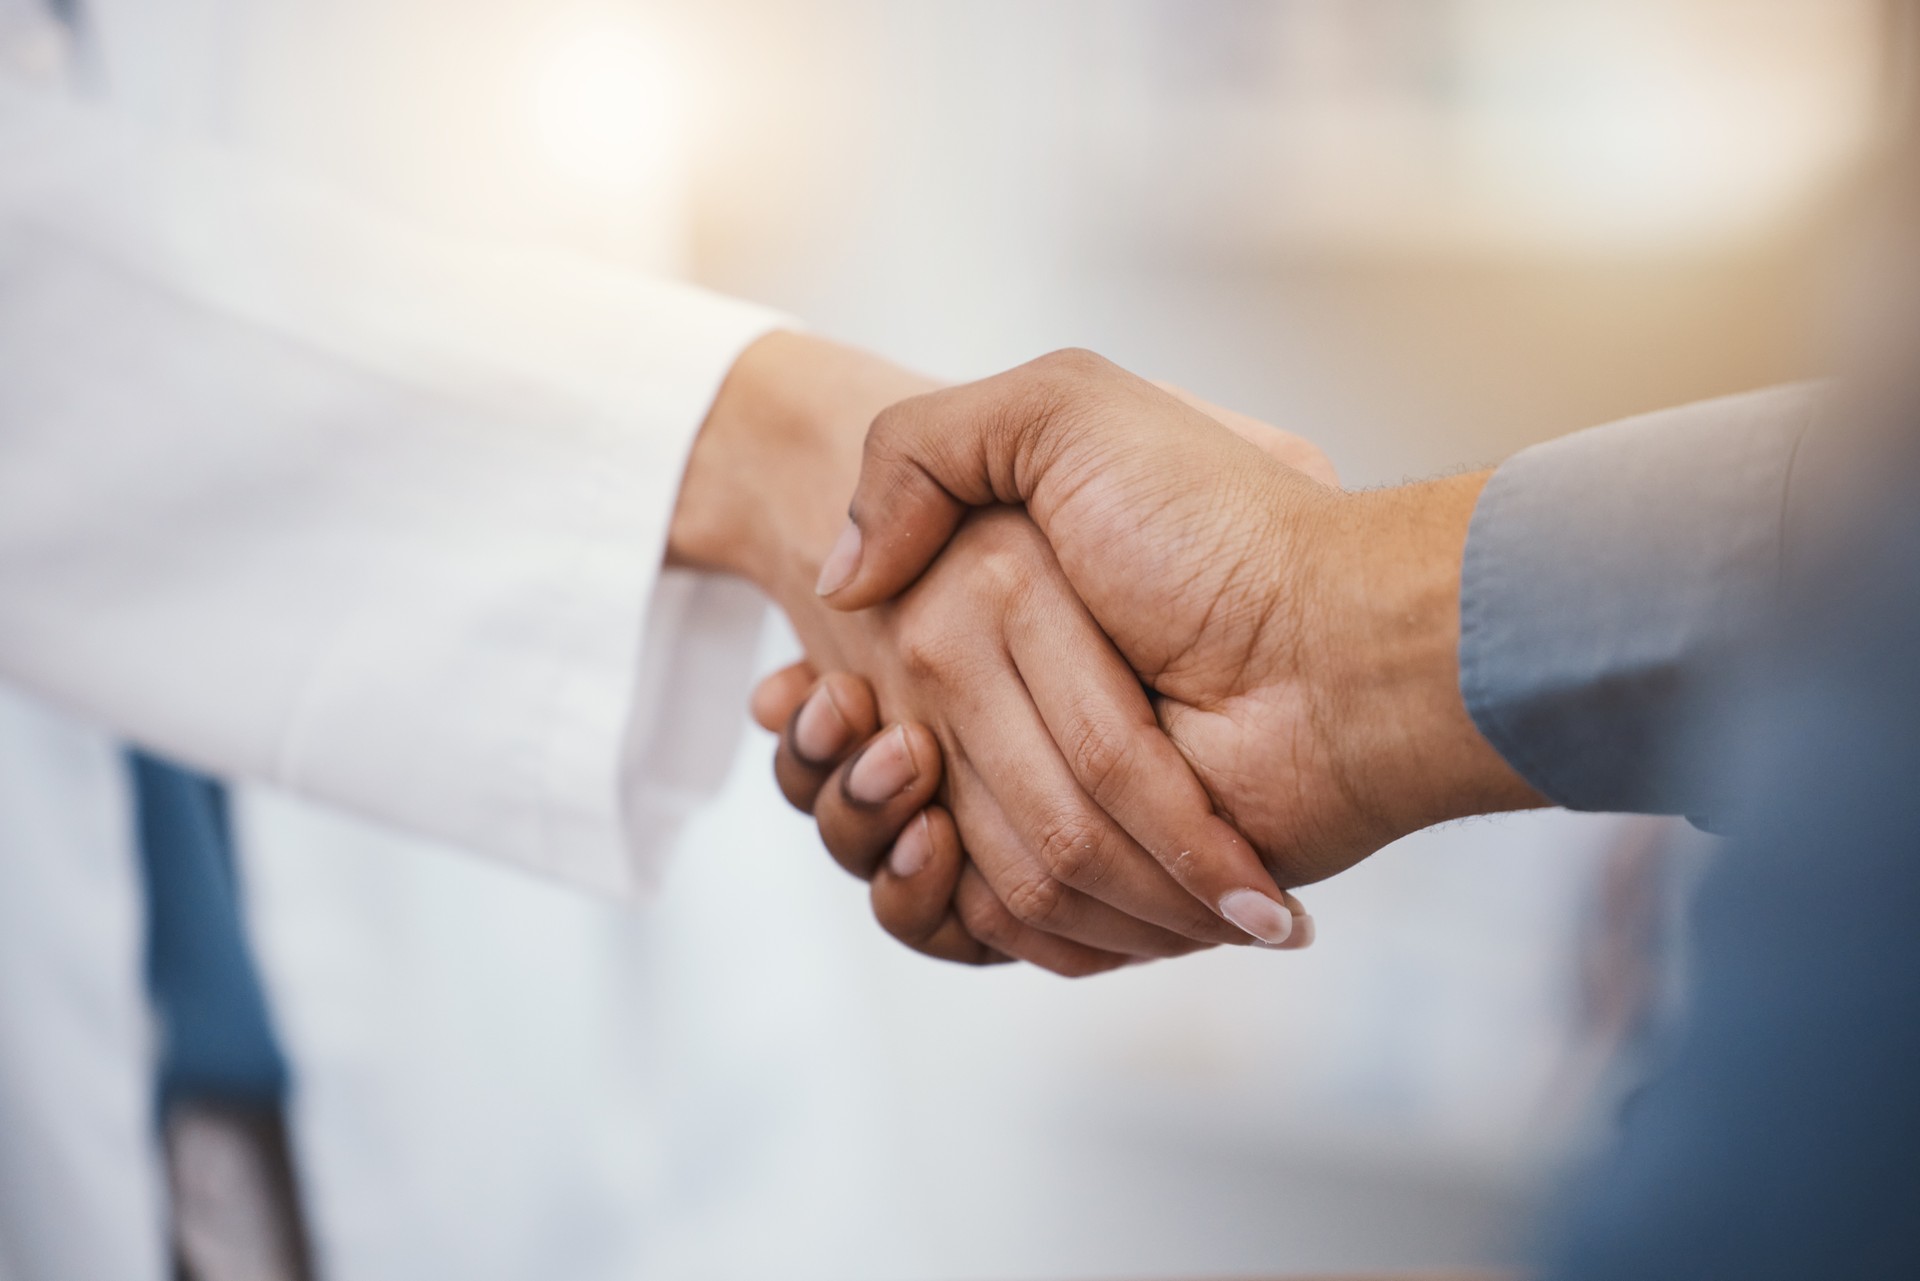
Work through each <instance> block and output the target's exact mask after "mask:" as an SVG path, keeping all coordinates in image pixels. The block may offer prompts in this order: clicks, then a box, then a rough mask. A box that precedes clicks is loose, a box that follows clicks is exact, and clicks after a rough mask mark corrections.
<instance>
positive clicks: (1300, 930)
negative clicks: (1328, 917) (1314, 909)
mask: <svg viewBox="0 0 1920 1281" xmlns="http://www.w3.org/2000/svg"><path fill="white" fill-rule="evenodd" d="M1286 899H1287V910H1288V911H1289V912H1292V913H1293V933H1291V934H1289V935H1287V941H1286V942H1284V943H1282V944H1280V945H1279V948H1278V950H1279V951H1282V952H1301V951H1305V950H1306V949H1307V948H1310V947H1312V946H1313V939H1314V928H1313V915H1312V913H1310V912H1308V911H1307V909H1306V908H1305V907H1304V906H1303V905H1302V904H1301V902H1300V900H1299V899H1297V898H1295V897H1294V896H1293V894H1292V892H1291V891H1289V892H1288V893H1287V895H1286Z"/></svg>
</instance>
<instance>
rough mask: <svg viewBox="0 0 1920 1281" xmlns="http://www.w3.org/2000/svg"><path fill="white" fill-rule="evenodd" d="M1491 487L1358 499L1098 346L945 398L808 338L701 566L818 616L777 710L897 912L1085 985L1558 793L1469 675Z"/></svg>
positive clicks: (796, 754) (838, 838)
mask: <svg viewBox="0 0 1920 1281" xmlns="http://www.w3.org/2000/svg"><path fill="white" fill-rule="evenodd" d="M1485 479H1486V477H1485V475H1484V474H1480V475H1463V476H1457V477H1451V478H1447V479H1443V480H1438V481H1432V482H1425V483H1419V484H1412V485H1406V486H1401V487H1398V488H1393V489H1387V490H1381V491H1376V492H1370V493H1348V492H1345V491H1343V490H1341V489H1340V488H1339V487H1338V485H1337V480H1336V477H1335V475H1334V471H1333V468H1332V465H1331V464H1330V463H1329V462H1328V460H1327V459H1326V457H1325V455H1324V454H1322V453H1321V452H1320V451H1319V450H1318V449H1316V448H1315V447H1314V446H1312V445H1311V444H1309V443H1307V442H1306V441H1304V440H1302V439H1300V438H1298V437H1296V436H1293V435H1290V434H1288V433H1286V432H1283V431H1280V430H1278V429H1276V428H1273V427H1270V426H1267V425H1265V424H1263V423H1260V422H1257V421H1255V420H1253V419H1250V418H1247V417H1245V416H1242V415H1239V414H1235V413H1232V412H1230V411H1227V410H1223V409H1220V408H1218V407H1216V406H1212V405H1209V404H1206V403H1205V402H1202V401H1200V400H1198V399H1196V398H1194V397H1192V396H1189V395H1187V394H1186V393H1184V392H1181V391H1179V390H1177V389H1174V388H1170V387H1166V386H1162V385H1156V384H1154V383H1151V382H1148V381H1146V380H1144V379H1142V378H1139V377H1136V376H1134V375H1132V374H1130V373H1127V372H1126V371H1124V370H1122V369H1120V368H1118V367H1116V366H1114V365H1112V364H1110V363H1109V362H1107V361H1105V360H1103V359H1101V358H1099V357H1098V356H1094V355H1091V354H1088V353H1085V352H1073V351H1068V352H1059V353H1055V354H1053V355H1050V356H1045V357H1042V358H1041V359H1039V360H1036V361H1034V362H1032V363H1030V364H1027V365H1023V366H1021V367H1019V368H1017V369H1014V370H1011V371H1009V372H1007V373H1003V374H1000V375H997V376H995V377H992V378H988V379H985V380H983V381H980V382H977V383H972V384H968V385H964V386H955V387H947V388H938V387H935V386H933V385H932V384H929V383H927V382H925V381H924V380H921V379H918V378H916V377H914V376H913V375H910V374H907V373H905V372H904V371H901V370H899V369H897V368H895V367H893V366H891V365H887V364H886V363H885V362H881V361H879V360H877V359H875V358H873V357H870V356H867V355H864V354H862V353H858V352H854V351H850V350H848V349H845V348H841V347H837V346H834V345H832V344H828V343H825V342H822V341H820V340H818V339H813V338H809V337H804V336H800V335H794V334H785V333H782V334H774V335H771V336H769V337H766V338H763V339H761V340H760V341H759V342H758V343H756V344H754V345H753V346H752V347H750V348H749V349H748V350H747V352H746V353H745V354H743V355H742V357H741V358H740V360H739V362H738V363H737V364H736V365H735V367H734V369H733V371H732V373H731V374H730V375H729V377H728V379H727V382H726V385H725V386H724V387H723V388H722V390H721V392H720V395H719V397H718V398H717V400H716V401H715V404H714V407H713V410H712V412H711V414H710V416H709V418H708V421H707V423H706V424H705V426H704V427H703V429H702V432H701V436H700V438H699V440H698V441H697V442H696V444H695V448H694V452H693V456H692V458H691V459H690V460H689V463H688V468H687V474H686V479H685V482H684V484H683V487H682V491H681V498H680V503H679V507H678V509H677V510H676V513H675V517H674V525H673V531H672V538H671V548H672V555H673V558H674V559H675V561H676V562H678V563H681V564H686V565H692V566H699V567H703V568H709V569H716V570H722V571H727V572H732V573H736V574H740V575H743V576H745V577H747V578H749V579H750V580H752V581H753V582H755V583H757V584H758V585H759V586H760V587H761V588H762V589H763V590H765V591H766V592H767V593H768V595H769V596H771V597H772V599H773V600H774V601H775V602H776V603H777V604H779V605H780V606H781V608H782V609H784V610H785V612H786V613H787V615H788V617H789V618H790V619H791V620H792V622H793V625H794V628H795V630H796V632H797V633H798V635H799V636H800V638H801V641H802V643H803V644H804V646H805V648H806V653H807V659H806V661H805V662H802V663H798V664H795V665H794V666H792V667H789V668H787V669H785V670H783V671H781V672H778V673H775V674H774V675H773V676H771V677H769V678H768V679H767V680H766V681H765V682H764V683H763V684H762V685H761V687H760V689H759V690H758V691H757V693H756V694H755V697H754V714H755V717H756V719H757V720H759V722H760V723H761V724H762V725H764V726H766V727H767V728H769V729H774V730H778V731H780V732H781V739H780V744H779V748H778V753H777V757H776V761H775V773H776V776H777V778H778V780H779V783H780V786H781V789H782V791H783V792H784V793H785V795H786V797H787V799H788V800H789V801H790V802H792V803H793V804H794V805H796V806H798V807H800V808H801V809H803V810H805V811H808V812H810V813H812V814H813V815H814V816H815V817H816V819H817V821H818V824H819V829H820V834H821V837H822V839H823V841H824V842H825V844H826V846H827V848H828V849H829V850H830V851H831V852H832V854H833V856H834V857H835V859H836V860H837V861H839V862H840V864H841V865H842V866H844V867H845V868H846V869H847V870H849V871H851V872H853V873H854V874H855V875H857V876H860V877H862V878H863V879H867V880H870V881H871V882H872V894H873V908H874V912H875V915H876V916H877V917H878V919H879V920H880V922H881V924H882V925H883V926H884V927H885V928H886V929H887V930H888V931H889V932H890V933H892V934H893V935H894V936H896V937H897V938H899V939H900V940H901V941H903V942H905V943H907V944H908V945H909V946H912V947H914V948H916V949H918V950H920V951H922V952H925V953H927V954H929V955H932V956H937V957H942V958H945V959H948V960H955V961H963V962H969V963H974V964H985V963H991V962H997V961H1002V960H1009V959H1020V960H1025V961H1029V962H1032V963H1034V964H1036V965H1039V966H1042V967H1044V968H1046V969H1049V970H1053V971H1055V972H1057V973H1061V974H1066V975H1085V974H1092V973H1097V972H1100V971H1103V970H1108V969H1112V968H1115V967H1117V966H1121V965H1125V964H1128V963H1130V962H1133V961H1138V960H1145V959H1151V958H1159V957H1171V956H1178V955H1182V954H1185V953H1188V952H1192V951H1195V950H1198V949H1201V948H1206V947H1210V946H1213V945H1216V944H1222V943H1232V944H1248V943H1251V944H1257V945H1261V946H1267V947H1274V948H1297V947H1303V946H1305V945H1307V944H1308V943H1309V942H1311V941H1312V938H1313V924H1312V918H1311V917H1309V916H1307V915H1306V913H1305V911H1304V909H1303V908H1302V907H1301V905H1300V903H1299V902H1298V900H1296V899H1295V898H1294V897H1293V895H1292V894H1291V893H1290V891H1291V890H1292V889H1293V888H1294V887H1297V886H1302V885H1307V884H1310V883H1312V882H1314V881H1317V880H1320V879H1322V878H1325V877H1327V876H1331V875H1333V874H1334V873H1336V872H1339V871H1341V870H1343V869H1345V868H1347V867H1350V866H1352V865H1353V864H1354V863H1356V862H1358V861H1359V860H1360V859H1362V858H1364V857H1366V856H1367V855H1368V854H1370V853H1372V852H1373V851H1375V850H1377V849H1379V848H1381V847H1382V846H1384V845H1386V844H1387V843H1389V842H1391V841H1393V840H1395V839H1397V838H1398V837H1400V836H1403V835H1405V834H1407V833H1409V832H1412V831H1415V830H1417V829H1419V828H1422V827H1425V826H1428V825H1430V824H1433V823H1436V822H1441V821H1444V820H1446V819H1450V818H1456V817H1462V816H1465V815H1468V814H1477V813H1488V812H1493V811H1496V810H1503V809H1516V808H1523V807H1527V806H1531V805H1540V804H1545V803H1546V802H1545V799H1544V798H1543V797H1541V796H1540V795H1539V793H1537V792H1536V791H1535V790H1534V789H1533V788H1532V787H1531V786H1530V785H1529V784H1528V783H1526V782H1525V781H1524V780H1523V779H1522V778H1521V777H1520V776H1519V775H1518V774H1516V773H1515V772H1514V771H1513V769H1512V768H1511V767H1510V766H1509V765H1508V764H1507V763H1506V762H1505V761H1504V760H1503V759H1502V757H1501V756H1500V754H1499V753H1498V752H1497V751H1495V750H1494V748H1493V747H1492V746H1491V745H1490V744H1489V743H1487V742H1486V740H1485V739H1484V738H1483V737H1482V736H1481V735H1480V733H1479V731H1478V730H1477V729H1476V728H1475V726H1474V723H1473V721H1472V719H1471V718H1470V717H1469V715H1468V713H1467V709H1466V706H1465V704H1464V702H1463V701H1462V697H1461V694H1460V689H1459V675H1458V673H1459V668H1458V657H1457V649H1458V644H1459V587H1460V569H1461V556H1462V551H1463V548H1464V546H1465V543H1466V538H1467V528H1468V523H1469V521H1470V519H1471V517H1472V514H1473V509H1474V504H1475V500H1476V498H1477V496H1478V494H1479V492H1480V489H1481V486H1482V485H1483V484H1484V483H1485ZM849 493H850V494H851V495H852V498H851V502H850V503H849V502H848V501H847V498H848V495H849ZM849 517H850V519H849ZM883 726H884V727H883Z"/></svg>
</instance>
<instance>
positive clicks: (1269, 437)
mask: <svg viewBox="0 0 1920 1281" xmlns="http://www.w3.org/2000/svg"><path fill="white" fill-rule="evenodd" d="M1153 385H1154V386H1156V387H1158V388H1159V389H1160V390H1161V391H1164V392H1166V393H1167V394H1168V395H1169V396H1172V397H1173V398H1174V399H1175V400H1178V401H1181V402H1182V403H1184V404H1186V405H1188V406H1189V407H1191V408H1194V409H1197V410H1199V411H1200V412H1201V413H1203V414H1205V415H1206V416H1207V417H1209V418H1211V419H1213V420H1214V421H1215V422H1217V423H1219V424H1220V425H1221V426H1222V427H1225V428H1226V429H1227V430H1228V431H1230V432H1232V433H1233V434H1234V435H1236V436H1238V437H1240V439H1242V440H1244V441H1246V442H1247V443H1248V444H1250V445H1253V446H1254V447H1255V448H1257V449H1259V450H1260V451H1261V452H1262V453H1265V454H1266V455H1267V456H1268V457H1270V458H1273V459H1275V460H1277V461H1279V462H1282V463H1285V464H1286V465H1287V466H1289V467H1291V468H1293V469H1294V470H1295V471H1297V472H1302V473H1304V474H1306V475H1308V476H1311V477H1312V478H1313V479H1314V480H1317V481H1319V482H1320V483H1321V484H1323V485H1332V486H1333V487H1334V488H1335V489H1338V488H1339V487H1340V473H1339V472H1337V471H1335V470H1334V466H1333V460H1332V459H1331V458H1328V457H1327V455H1326V453H1325V452H1324V451H1323V450H1322V449H1321V448H1320V447H1319V446H1318V445H1316V444H1314V443H1313V442H1312V441H1310V440H1308V439H1306V438H1305V437H1303V436H1297V435H1295V434H1294V433H1293V432H1290V431H1285V430H1283V429H1281V428H1279V427H1275V426H1274V425H1273V424H1272V423H1270V422H1266V421H1264V420H1262V419H1259V418H1255V417H1254V416H1253V415H1252V414H1243V413H1241V412H1240V411H1239V410H1237V409H1228V408H1227V407H1226V406H1224V405H1216V404H1214V403H1213V402H1212V401H1210V400H1207V399H1205V398H1204V397H1201V396H1196V395H1194V394H1193V393H1192V392H1190V391H1188V390H1187V389H1186V388H1185V387H1181V386H1179V385H1177V384H1175V383H1169V382H1161V381H1159V380H1157V379H1156V380H1155V381H1154V384H1153Z"/></svg>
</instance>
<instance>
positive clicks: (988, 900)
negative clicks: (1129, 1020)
mask: <svg viewBox="0 0 1920 1281" xmlns="http://www.w3.org/2000/svg"><path fill="white" fill-rule="evenodd" d="M953 903H954V911H955V913H956V914H957V915H958V916H959V918H960V922H961V924H962V925H964V926H965V927H966V931H967V933H968V935H970V936H971V937H973V938H974V939H977V940H978V941H979V942H981V943H983V944H985V945H986V946H987V947H989V948H991V949H992V950H993V951H995V952H998V953H999V954H1000V955H1002V956H1010V957H1013V958H1015V959H1017V960H1022V961H1026V962H1028V963H1029V964H1031V965H1037V966H1039V967H1040V968H1041V969H1043V970H1050V971H1052V972H1053V973H1055V974H1058V975H1061V976H1062V977H1065V978H1070V979H1071V978H1085V977H1087V976H1088V975H1090V974H1104V973H1106V972H1107V971H1108V970H1117V969H1119V968H1120V967H1121V966H1123V965H1127V964H1130V963H1131V962H1132V960H1133V958H1132V957H1128V956H1123V955H1121V954H1119V953H1116V952H1106V951H1102V950H1100V949H1099V948H1092V947H1087V946H1085V945H1084V944H1080V943H1075V942H1073V941H1072V940H1070V939H1063V938H1061V937H1059V936H1058V935H1054V934H1048V933H1045V932H1043V931H1041V930H1036V929H1034V928H1033V927H1032V926H1029V925H1023V924H1021V923H1020V922H1019V921H1017V920H1015V919H1014V918H1013V915H1012V914H1011V913H1009V912H1008V911H1007V909H1006V907H1005V905H1003V904H1002V903H1001V902H1000V900H999V899H998V898H996V897H994V893H993V889H992V887H990V886H989V885H988V884H987V882H986V880H985V878H983V877H982V876H981V875H980V869H979V868H977V867H975V866H974V865H972V864H970V863H969V864H968V865H966V866H965V867H963V868H962V869H961V871H960V883H959V884H958V885H956V886H955V887H954V894H953Z"/></svg>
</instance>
